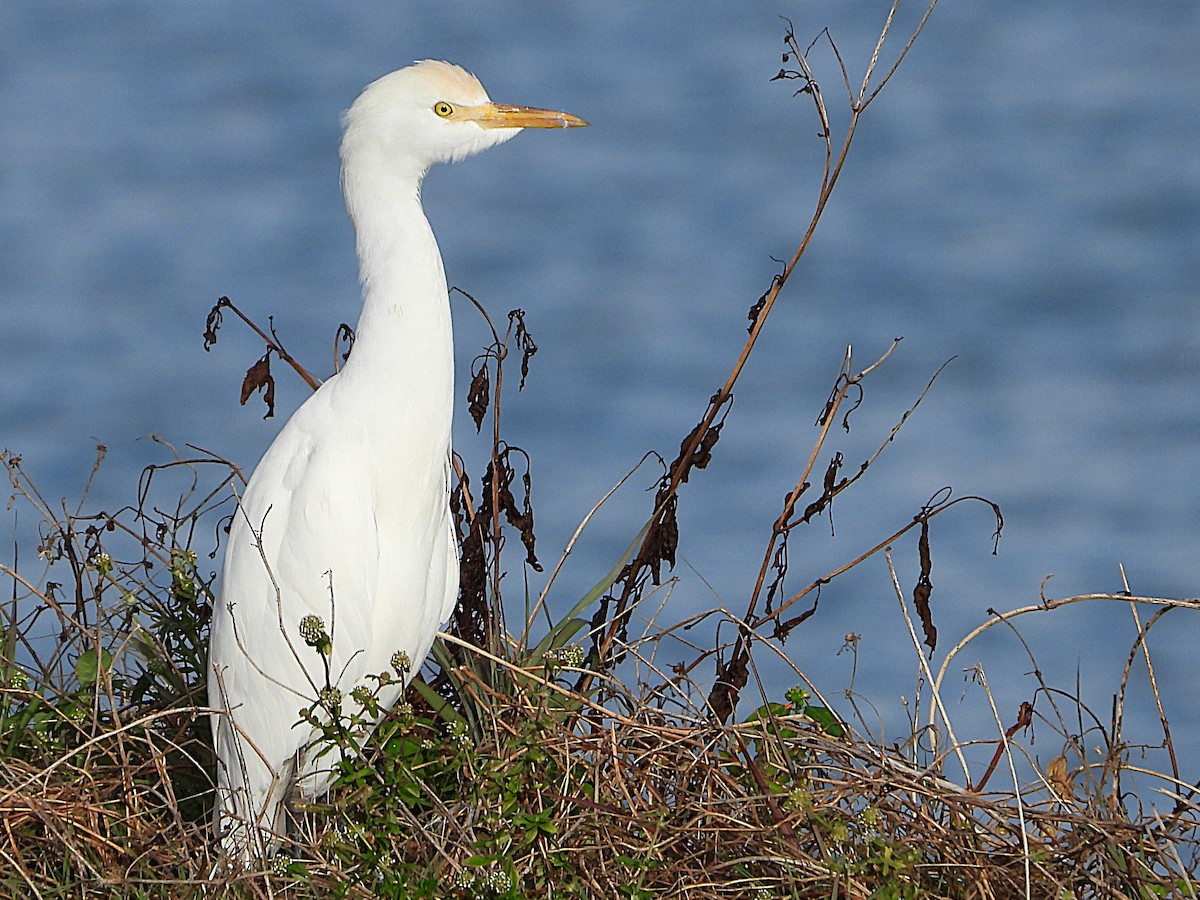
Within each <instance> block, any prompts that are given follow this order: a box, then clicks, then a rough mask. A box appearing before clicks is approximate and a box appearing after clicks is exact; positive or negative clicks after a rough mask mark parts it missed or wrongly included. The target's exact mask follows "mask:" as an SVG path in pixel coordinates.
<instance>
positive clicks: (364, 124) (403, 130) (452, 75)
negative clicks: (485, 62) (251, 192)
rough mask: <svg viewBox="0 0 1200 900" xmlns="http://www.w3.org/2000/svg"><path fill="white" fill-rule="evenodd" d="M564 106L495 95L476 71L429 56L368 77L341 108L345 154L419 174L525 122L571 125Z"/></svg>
mask: <svg viewBox="0 0 1200 900" xmlns="http://www.w3.org/2000/svg"><path fill="white" fill-rule="evenodd" d="M586 124H587V122H585V121H583V120H582V119H579V118H576V117H575V116H572V115H569V114H568V113H563V112H556V111H554V110H547V109H535V108H533V107H528V106H506V105H503V104H499V103H493V102H492V101H491V99H490V98H489V97H488V95H487V91H485V90H484V89H483V85H482V84H480V83H479V79H478V78H476V77H475V76H474V75H472V74H471V73H470V72H468V71H466V70H465V69H461V68H459V67H458V66H455V65H452V64H450V63H448V62H441V61H439V60H432V59H426V60H422V61H421V62H417V63H414V64H413V65H411V66H407V67H406V68H403V69H399V70H398V71H395V72H392V73H390V74H388V75H384V76H383V77H382V78H380V79H378V80H376V81H374V82H372V83H371V84H369V85H368V86H367V87H366V89H365V90H364V91H363V92H362V93H361V94H360V95H359V97H358V99H357V100H355V101H354V105H353V106H351V107H350V110H349V111H348V112H347V113H346V117H345V126H346V132H345V136H344V137H343V139H342V162H343V165H345V166H349V165H350V164H351V162H352V161H353V160H355V158H356V157H359V156H365V157H369V158H371V159H372V160H373V161H375V162H379V163H383V162H384V161H385V160H387V161H390V163H391V164H392V165H394V166H395V167H396V168H397V169H398V170H404V171H407V170H409V169H415V170H416V174H417V177H418V178H419V177H420V176H421V175H423V174H424V173H425V172H426V171H428V169H429V167H430V166H432V165H433V164H434V163H439V162H455V161H457V160H460V159H463V158H464V157H467V156H471V155H472V154H475V153H479V152H480V151H481V150H486V149H487V148H488V147H492V146H494V145H496V144H502V143H504V142H505V141H507V140H508V139H509V138H511V137H513V136H514V135H516V134H517V132H519V131H520V130H521V129H522V128H574V127H578V126H581V125H586Z"/></svg>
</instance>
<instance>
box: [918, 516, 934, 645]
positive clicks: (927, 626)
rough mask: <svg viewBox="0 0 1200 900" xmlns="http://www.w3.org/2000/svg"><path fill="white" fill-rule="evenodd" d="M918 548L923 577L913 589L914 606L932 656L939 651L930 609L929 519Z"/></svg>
mask: <svg viewBox="0 0 1200 900" xmlns="http://www.w3.org/2000/svg"><path fill="white" fill-rule="evenodd" d="M917 546H918V548H919V552H920V554H921V575H920V577H919V578H918V579H917V586H916V587H915V588H913V604H914V605H915V606H916V608H917V615H919V616H920V617H921V630H922V631H924V632H925V640H924V644H925V646H927V647H928V648H929V654H930V656H932V655H933V651H934V650H936V649H937V627H936V626H935V625H934V624H933V614H932V612H931V610H930V608H929V597H930V595H931V594H932V593H933V582H931V581H930V580H929V573H930V571H931V570H932V568H933V561H932V557H931V556H930V553H929V520H928V519H922V520H921V537H920V540H919V541H918V542H917Z"/></svg>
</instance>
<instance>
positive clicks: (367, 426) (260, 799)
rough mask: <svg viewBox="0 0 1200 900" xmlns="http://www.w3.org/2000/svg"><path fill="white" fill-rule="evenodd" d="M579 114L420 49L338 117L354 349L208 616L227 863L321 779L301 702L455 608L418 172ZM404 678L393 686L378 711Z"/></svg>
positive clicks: (429, 236)
mask: <svg viewBox="0 0 1200 900" xmlns="http://www.w3.org/2000/svg"><path fill="white" fill-rule="evenodd" d="M586 124H587V123H586V122H584V121H583V120H582V119H578V118H576V117H575V116H571V115H568V114H566V113H562V112H555V111H552V110H544V109H534V108H531V107H525V106H504V105H501V104H498V103H493V102H492V101H491V100H490V99H489V98H488V95H487V93H486V91H484V89H483V86H482V85H481V84H480V83H479V81H478V80H477V79H476V78H475V76H473V75H471V74H470V73H468V72H466V71H464V70H463V69H460V68H459V67H458V66H454V65H451V64H450V63H446V62H438V61H433V60H425V61H423V62H418V63H416V64H414V65H412V66H409V67H407V68H404V69H400V70H399V71H396V72H392V73H391V74H389V75H385V76H383V77H382V78H380V79H379V80H378V81H375V82H374V83H372V84H371V85H369V86H368V87H367V88H366V89H365V90H364V91H363V92H362V94H361V95H360V96H359V97H358V99H357V100H355V102H354V104H353V106H351V108H350V110H349V112H348V113H347V114H346V116H345V132H344V135H343V138H342V145H341V158H342V190H343V193H344V194H345V200H346V208H347V210H348V211H349V213H350V219H351V220H352V222H353V224H354V229H355V235H356V239H357V241H356V243H357V249H358V259H359V267H360V278H361V282H362V290H363V309H362V315H361V317H360V319H359V322H358V331H357V340H356V341H355V344H354V352H353V353H352V354H351V356H350V359H349V360H348V361H347V363H346V365H345V366H344V367H343V369H342V370H341V372H340V373H338V374H337V375H335V376H334V377H332V378H330V379H329V380H328V381H326V382H325V383H324V384H323V385H321V388H320V390H318V391H317V392H316V393H315V394H313V395H312V396H311V397H309V398H308V400H307V402H305V403H304V404H303V405H302V406H301V407H300V408H299V409H298V410H297V411H296V413H295V414H294V415H293V416H292V417H291V419H290V420H289V421H288V423H287V424H286V425H285V426H284V427H283V430H282V431H280V433H279V435H278V437H276V439H275V441H274V443H272V444H271V447H270V449H268V450H267V452H266V454H265V455H264V456H263V458H262V461H261V462H260V463H259V464H258V468H257V469H256V470H255V472H254V475H253V476H252V477H251V479H250V482H249V484H248V485H247V487H246V490H245V493H244V495H243V496H242V498H241V502H240V506H239V509H238V511H237V513H236V514H235V516H234V521H233V526H232V529H231V531H230V534H229V545H228V548H227V550H226V554H225V564H224V568H223V570H222V581H221V586H220V602H219V604H218V606H217V609H216V610H215V612H214V616H213V623H212V643H211V648H210V662H209V668H210V672H209V685H210V687H209V701H210V704H211V706H212V707H213V708H214V709H219V710H222V712H221V713H217V714H214V715H213V720H212V721H213V734H214V740H215V744H216V751H217V758H218V766H219V768H218V786H217V795H218V796H217V807H216V812H215V815H214V827H215V830H216V832H217V834H218V835H220V839H221V843H222V846H223V847H224V849H225V850H226V851H227V852H228V853H229V855H230V856H231V857H232V858H234V859H235V860H239V861H241V862H243V863H245V862H248V861H249V860H251V859H252V858H253V857H255V856H262V855H265V854H268V853H270V852H272V851H273V849H274V848H275V847H277V846H278V844H279V841H280V839H281V837H282V836H283V834H284V831H285V828H286V824H285V803H286V802H287V800H288V799H289V798H290V797H291V796H292V795H293V792H294V791H298V792H299V794H300V795H301V796H303V797H305V798H312V797H315V796H317V795H319V794H321V793H323V792H324V790H325V789H326V788H328V786H329V784H330V781H331V780H332V773H331V772H330V771H329V767H330V765H331V762H332V760H331V758H329V757H326V758H324V759H319V760H318V759H314V753H313V746H312V745H313V741H314V739H315V738H316V736H317V733H316V731H315V730H314V729H313V728H312V727H310V726H308V725H303V726H301V725H299V724H298V723H299V720H300V716H299V711H300V710H301V709H302V708H307V707H310V706H311V705H312V703H313V702H314V700H315V699H316V698H317V696H318V694H319V692H320V691H321V690H322V689H324V688H326V687H333V688H336V689H337V690H339V691H340V692H341V694H342V695H343V696H344V697H345V700H344V703H347V704H349V703H353V702H354V701H353V700H351V698H350V696H349V695H350V691H351V690H352V689H353V688H354V687H355V686H357V685H360V684H363V683H364V682H366V681H367V676H369V675H372V674H378V673H380V672H384V671H388V670H389V669H391V668H392V661H393V659H400V658H402V657H399V656H396V654H401V653H402V654H407V660H408V661H409V664H410V666H411V670H412V671H415V670H416V669H417V668H418V667H419V666H420V665H421V662H422V660H424V658H425V656H426V654H428V652H429V648H430V646H431V645H432V643H433V639H434V634H435V632H436V631H437V628H438V626H439V624H440V623H441V622H444V621H445V620H446V619H447V618H448V617H449V615H450V612H451V610H452V609H453V608H454V603H455V599H456V596H457V593H458V552H457V546H456V544H455V539H454V533H453V530H452V526H451V519H450V510H449V492H450V467H449V451H450V420H451V406H452V395H453V389H454V363H453V345H452V335H451V327H450V305H449V299H448V296H447V290H446V276H445V273H444V271H443V269H442V259H441V255H440V253H439V251H438V246H437V242H436V241H435V239H434V236H433V231H432V230H431V229H430V227H429V222H428V221H427V220H426V218H425V215H424V213H423V211H422V209H421V181H422V179H423V178H424V176H425V173H426V172H427V171H428V170H429V168H430V166H432V165H433V164H435V163H440V162H452V161H455V160H459V159H462V158H464V157H467V156H470V155H472V154H474V153H478V152H480V151H481V150H485V149H487V148H488V147H492V146H495V145H496V144H500V143H503V142H504V141H507V140H509V139H510V138H512V137H513V136H515V135H516V134H517V132H519V131H520V130H521V129H522V128H569V127H574V126H580V125H586ZM305 617H310V618H308V619H307V620H306V627H305V629H301V627H300V623H301V621H302V620H304V619H305ZM311 617H316V618H311ZM318 620H319V623H318ZM314 631H324V632H326V633H327V634H328V644H327V646H326V648H325V649H326V652H325V654H324V655H323V654H322V653H321V652H318V650H317V649H314V647H312V646H306V638H307V639H308V640H309V641H310V642H312V641H313V640H314ZM320 642H321V641H320V640H319V639H318V640H316V643H320ZM401 689H402V684H401V683H400V681H398V680H397V681H394V682H393V683H392V684H391V685H389V686H388V687H387V689H386V690H384V691H383V693H382V695H381V696H380V698H379V699H380V702H381V705H382V707H383V708H385V709H386V708H388V707H390V706H391V705H392V704H394V703H395V702H396V700H397V699H398V697H399V695H400V691H401ZM327 696H328V695H327Z"/></svg>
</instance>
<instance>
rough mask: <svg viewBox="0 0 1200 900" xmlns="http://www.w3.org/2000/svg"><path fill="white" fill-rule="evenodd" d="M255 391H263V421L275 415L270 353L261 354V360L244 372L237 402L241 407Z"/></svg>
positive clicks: (273, 380)
mask: <svg viewBox="0 0 1200 900" xmlns="http://www.w3.org/2000/svg"><path fill="white" fill-rule="evenodd" d="M255 391H263V402H264V403H266V405H267V413H266V415H264V416H263V418H264V419H269V418H271V417H272V416H274V415H275V377H274V376H273V375H272V374H271V351H269V350H268V351H267V352H266V353H264V354H263V356H262V359H260V360H259V361H258V362H256V363H255V364H254V365H252V366H251V367H250V368H249V369H247V370H246V377H245V378H243V379H242V396H241V400H240V401H239V402H240V403H241V404H242V406H245V405H246V401H247V400H249V399H250V395H251V394H253V393H254V392H255Z"/></svg>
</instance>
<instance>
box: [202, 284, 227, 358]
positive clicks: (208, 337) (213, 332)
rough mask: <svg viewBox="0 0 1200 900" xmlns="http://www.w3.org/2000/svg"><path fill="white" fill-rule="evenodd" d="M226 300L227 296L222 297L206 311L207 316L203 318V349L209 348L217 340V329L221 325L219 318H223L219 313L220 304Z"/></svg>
mask: <svg viewBox="0 0 1200 900" xmlns="http://www.w3.org/2000/svg"><path fill="white" fill-rule="evenodd" d="M228 302H229V298H228V297H222V298H221V299H220V300H218V301H217V302H216V305H214V306H213V308H212V309H210V310H209V311H208V318H207V319H205V320H204V349H205V351H208V350H210V349H211V348H212V345H213V344H215V343H216V342H217V330H218V329H219V328H220V327H221V320H222V318H223V316H222V315H221V306H222V304H225V303H228Z"/></svg>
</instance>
